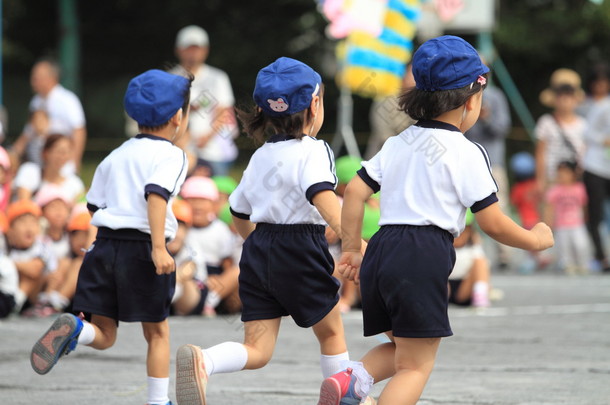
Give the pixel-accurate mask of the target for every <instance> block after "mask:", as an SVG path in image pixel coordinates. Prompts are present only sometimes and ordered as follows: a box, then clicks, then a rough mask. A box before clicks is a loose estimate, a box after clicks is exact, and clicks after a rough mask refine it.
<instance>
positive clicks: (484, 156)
mask: <svg viewBox="0 0 610 405" xmlns="http://www.w3.org/2000/svg"><path fill="white" fill-rule="evenodd" d="M470 142H472V141H470ZM472 143H474V144H475V145H476V146H477V148H479V150H480V151H481V153H482V154H483V158H484V159H485V163H487V170H488V171H489V175H490V176H491V179H492V180H493V182H494V184H495V185H496V190H498V191H500V188H499V187H498V183H496V179H494V175H493V173H492V172H491V162H490V161H489V156H487V151H486V150H485V148H484V147H483V146H481V145H479V144H478V143H476V142H472Z"/></svg>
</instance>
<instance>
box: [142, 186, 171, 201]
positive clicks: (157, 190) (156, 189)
mask: <svg viewBox="0 0 610 405" xmlns="http://www.w3.org/2000/svg"><path fill="white" fill-rule="evenodd" d="M150 194H157V195H159V196H161V197H163V199H164V200H165V201H166V202H167V201H169V197H170V196H171V193H170V192H169V191H168V190H166V189H164V188H163V187H161V186H159V185H158V184H147V185H146V186H145V187H144V198H145V199H147V200H148V196H149V195H150Z"/></svg>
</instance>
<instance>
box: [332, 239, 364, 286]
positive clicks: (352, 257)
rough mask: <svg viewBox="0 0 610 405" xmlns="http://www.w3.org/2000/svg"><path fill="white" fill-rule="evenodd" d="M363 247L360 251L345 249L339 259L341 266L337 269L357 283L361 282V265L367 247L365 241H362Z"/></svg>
mask: <svg viewBox="0 0 610 405" xmlns="http://www.w3.org/2000/svg"><path fill="white" fill-rule="evenodd" d="M361 243H362V245H361V248H360V251H359V252H353V251H344V252H343V253H342V254H341V258H340V259H339V266H338V267H337V270H338V271H339V274H341V275H342V276H343V277H345V278H346V279H348V280H350V281H353V282H354V283H355V284H360V265H361V264H362V258H363V256H364V252H365V250H366V247H367V243H366V242H365V241H362V242H361Z"/></svg>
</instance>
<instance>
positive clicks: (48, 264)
mask: <svg viewBox="0 0 610 405" xmlns="http://www.w3.org/2000/svg"><path fill="white" fill-rule="evenodd" d="M8 257H9V258H10V259H11V260H12V261H13V262H15V263H18V262H26V261H29V260H33V259H40V260H42V262H43V263H44V272H45V273H52V272H54V271H55V270H57V258H56V257H55V255H54V254H53V251H52V250H51V249H49V247H48V246H47V245H46V244H45V243H44V242H43V241H42V238H38V239H36V241H35V242H34V243H33V244H32V246H30V247H29V248H27V249H9V253H8Z"/></svg>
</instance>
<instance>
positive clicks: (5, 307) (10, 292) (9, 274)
mask: <svg viewBox="0 0 610 405" xmlns="http://www.w3.org/2000/svg"><path fill="white" fill-rule="evenodd" d="M7 229H8V221H7V218H6V215H5V214H4V211H0V231H1V232H2V234H5V233H6V231H7ZM2 239H4V238H2ZM19 295H22V294H20V292H19V272H18V271H17V267H16V266H15V263H14V262H13V261H12V260H11V259H9V258H8V257H7V256H6V253H5V252H4V251H1V252H0V319H2V318H6V317H7V316H9V315H10V313H11V312H12V311H13V310H14V309H15V306H16V300H17V297H18V296H19Z"/></svg>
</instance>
